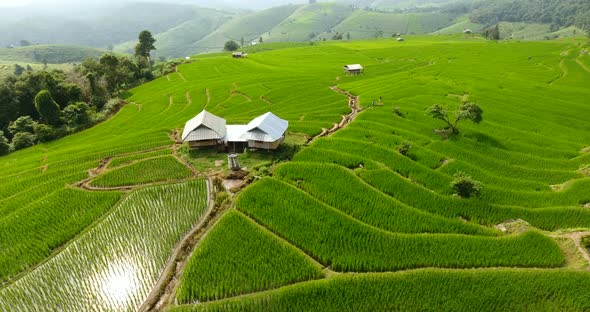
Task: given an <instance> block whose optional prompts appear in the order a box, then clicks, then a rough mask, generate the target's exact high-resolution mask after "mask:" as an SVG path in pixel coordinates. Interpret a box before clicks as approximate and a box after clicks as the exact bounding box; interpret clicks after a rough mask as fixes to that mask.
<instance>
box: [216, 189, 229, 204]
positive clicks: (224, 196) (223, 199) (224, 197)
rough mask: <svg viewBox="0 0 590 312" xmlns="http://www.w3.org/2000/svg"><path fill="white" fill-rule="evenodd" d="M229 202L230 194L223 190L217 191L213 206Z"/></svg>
mask: <svg viewBox="0 0 590 312" xmlns="http://www.w3.org/2000/svg"><path fill="white" fill-rule="evenodd" d="M230 202H231V196H230V195H229V194H228V193H227V192H225V191H222V192H219V193H218V194H217V197H215V207H217V208H221V207H225V206H227V205H228V204H229V203H230Z"/></svg>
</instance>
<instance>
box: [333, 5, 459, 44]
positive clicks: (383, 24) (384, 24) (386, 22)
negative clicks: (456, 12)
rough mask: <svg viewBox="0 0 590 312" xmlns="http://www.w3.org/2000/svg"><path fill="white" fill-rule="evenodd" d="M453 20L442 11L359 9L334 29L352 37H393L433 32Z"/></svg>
mask: <svg viewBox="0 0 590 312" xmlns="http://www.w3.org/2000/svg"><path fill="white" fill-rule="evenodd" d="M452 21H453V18H452V17H451V16H450V15H449V14H441V13H416V14H395V13H379V12H369V11H364V10H357V11H355V12H354V13H353V14H352V15H351V16H349V17H348V18H347V19H346V20H344V21H343V22H342V23H340V24H339V25H338V26H336V27H335V28H334V29H335V31H337V32H340V33H350V35H351V37H352V38H361V39H366V38H372V37H375V36H385V37H391V36H392V35H394V34H396V33H400V34H426V33H431V32H434V31H436V30H439V29H441V28H444V27H447V26H448V25H450V24H451V22H452ZM461 31H462V30H461ZM461 31H459V32H461ZM380 32H383V33H382V34H381V33H380Z"/></svg>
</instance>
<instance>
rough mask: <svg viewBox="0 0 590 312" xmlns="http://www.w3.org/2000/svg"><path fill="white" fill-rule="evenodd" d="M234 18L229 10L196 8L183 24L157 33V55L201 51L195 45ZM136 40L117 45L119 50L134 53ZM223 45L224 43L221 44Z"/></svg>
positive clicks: (185, 54)
mask: <svg viewBox="0 0 590 312" xmlns="http://www.w3.org/2000/svg"><path fill="white" fill-rule="evenodd" d="M231 18H232V15H231V14H229V13H227V12H222V11H217V10H209V9H195V10H194V16H193V17H192V18H191V19H189V20H187V21H184V22H182V23H181V24H179V25H177V26H175V27H173V28H170V29H168V30H165V31H164V32H161V33H158V34H157V35H155V38H156V40H157V41H156V44H155V46H156V49H157V50H156V51H155V55H157V56H164V57H172V58H178V57H185V56H188V55H192V54H194V53H197V52H200V51H198V50H195V49H194V47H193V45H194V44H195V43H196V42H198V41H199V40H201V39H203V38H204V37H206V36H208V35H209V34H211V33H212V32H214V31H215V30H217V29H218V28H219V27H220V26H221V25H223V24H224V23H226V22H227V21H228V20H230V19H231ZM135 44H136V40H131V41H128V42H125V43H122V44H119V45H117V46H115V50H116V51H119V52H126V53H133V49H134V47H135ZM221 47H223V44H222V45H221Z"/></svg>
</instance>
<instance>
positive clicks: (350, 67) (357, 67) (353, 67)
mask: <svg viewBox="0 0 590 312" xmlns="http://www.w3.org/2000/svg"><path fill="white" fill-rule="evenodd" d="M344 68H345V69H346V70H363V66H362V65H361V64H351V65H346V66H344Z"/></svg>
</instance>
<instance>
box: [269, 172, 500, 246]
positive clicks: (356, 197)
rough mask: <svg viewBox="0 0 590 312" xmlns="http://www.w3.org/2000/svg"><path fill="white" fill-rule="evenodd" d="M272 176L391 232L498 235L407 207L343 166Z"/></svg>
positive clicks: (471, 225) (280, 173)
mask: <svg viewBox="0 0 590 312" xmlns="http://www.w3.org/2000/svg"><path fill="white" fill-rule="evenodd" d="M273 176H274V177H276V178H279V179H281V180H284V181H286V182H289V183H291V184H294V185H296V186H297V187H299V188H301V189H302V190H304V191H306V192H307V193H309V194H310V195H312V196H313V197H315V198H317V199H319V200H321V201H322V202H324V203H326V204H328V205H330V206H332V207H334V208H336V209H338V210H340V211H342V212H344V213H346V214H348V215H350V216H352V217H354V218H356V219H358V220H360V221H363V222H365V223H367V224H370V225H373V226H376V227H379V228H381V229H384V230H388V231H391V232H398V233H457V234H472V235H473V234H475V235H495V234H497V233H496V232H494V231H492V230H488V229H485V228H483V227H480V226H477V225H474V224H469V223H465V222H461V221H459V219H458V218H455V219H454V220H453V219H448V218H444V217H442V216H439V215H435V214H431V213H427V212H424V211H423V210H422V211H421V210H419V209H416V208H414V207H411V206H407V205H405V204H403V203H401V202H399V201H396V200H395V199H393V198H391V197H389V196H387V195H385V194H383V193H381V192H380V191H378V190H375V189H374V188H372V187H371V186H370V185H368V184H366V183H364V182H363V181H362V180H359V179H358V178H357V177H356V176H355V175H354V174H352V173H351V172H350V171H349V170H346V169H345V168H343V167H340V166H336V165H328V164H313V163H301V162H297V163H292V164H285V165H283V166H281V167H279V169H278V170H277V171H276V172H275V174H274V175H273Z"/></svg>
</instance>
